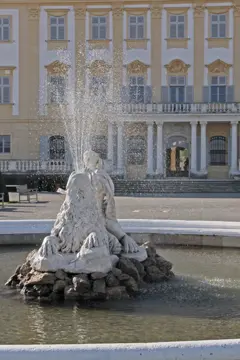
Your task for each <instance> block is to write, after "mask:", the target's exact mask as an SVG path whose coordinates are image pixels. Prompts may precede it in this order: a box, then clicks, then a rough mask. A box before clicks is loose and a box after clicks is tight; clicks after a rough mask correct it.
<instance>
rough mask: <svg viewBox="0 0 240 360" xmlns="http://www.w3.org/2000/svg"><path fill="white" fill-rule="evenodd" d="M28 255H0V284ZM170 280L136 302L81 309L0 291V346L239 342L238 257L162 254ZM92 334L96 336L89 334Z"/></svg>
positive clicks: (210, 251)
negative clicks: (33, 301) (172, 274)
mask: <svg viewBox="0 0 240 360" xmlns="http://www.w3.org/2000/svg"><path fill="white" fill-rule="evenodd" d="M28 251H29V249H27V250H26V249H24V248H23V249H21V250H20V251H19V250H18V249H16V248H11V249H6V251H3V252H2V253H1V254H0V262H1V264H2V270H1V274H0V283H2V284H3V283H4V282H5V281H6V279H7V278H8V276H9V275H10V274H11V273H12V272H13V269H14V268H15V267H16V265H18V264H19V263H21V262H22V261H23V260H24V258H25V255H26V253H27V252H28ZM160 252H161V253H162V254H163V256H165V257H166V258H167V259H169V260H170V261H172V262H173V263H174V270H175V272H176V273H177V276H176V278H175V279H174V280H173V281H171V282H168V283H163V284H158V285H156V286H154V287H149V288H148V289H147V290H146V291H145V292H144V293H143V294H142V295H141V296H140V297H139V298H137V299H135V300H124V301H121V302H113V303H97V304H94V307H93V305H91V304H89V305H88V306H76V305H74V306H71V305H61V306H60V305H59V306H57V307H52V306H40V305H38V304H26V303H24V301H22V299H21V298H20V297H19V295H14V296H12V292H9V290H8V289H6V288H4V287H2V288H1V289H0V308H1V318H0V329H1V330H0V335H1V336H0V343H1V344H46V343H55V344H58V343H80V344H81V343H106V342H108V343H111V342H112V343H113V342H151V341H174V340H200V339H213V338H215V339H220V338H233V337H239V336H240V321H239V315H240V279H239V276H238V274H239V273H240V272H239V270H240V264H239V254H240V252H237V251H236V250H234V251H226V252H224V251H222V250H219V251H218V250H214V249H208V250H205V249H163V250H161V251H160ZM96 329H97V330H96Z"/></svg>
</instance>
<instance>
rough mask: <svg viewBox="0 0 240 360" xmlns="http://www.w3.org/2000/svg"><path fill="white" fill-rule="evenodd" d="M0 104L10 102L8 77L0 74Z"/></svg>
mask: <svg viewBox="0 0 240 360" xmlns="http://www.w3.org/2000/svg"><path fill="white" fill-rule="evenodd" d="M0 104H10V78H9V77H8V76H0Z"/></svg>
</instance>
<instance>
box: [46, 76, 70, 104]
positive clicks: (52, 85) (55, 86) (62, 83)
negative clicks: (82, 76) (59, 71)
mask: <svg viewBox="0 0 240 360" xmlns="http://www.w3.org/2000/svg"><path fill="white" fill-rule="evenodd" d="M65 93H66V78H65V77H64V76H60V75H51V76H50V77H49V101H50V103H57V104H60V103H63V102H64V101H65Z"/></svg>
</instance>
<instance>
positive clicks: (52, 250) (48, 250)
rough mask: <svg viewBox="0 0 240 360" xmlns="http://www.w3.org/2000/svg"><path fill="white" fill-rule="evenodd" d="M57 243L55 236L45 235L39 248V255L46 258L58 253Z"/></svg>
mask: <svg viewBox="0 0 240 360" xmlns="http://www.w3.org/2000/svg"><path fill="white" fill-rule="evenodd" d="M58 249H59V243H58V238H57V237H56V236H53V235H50V236H46V237H45V239H44V240H43V243H42V245H41V247H40V249H39V255H40V256H42V257H44V258H47V257H50V256H53V255H56V254H57V253H58Z"/></svg>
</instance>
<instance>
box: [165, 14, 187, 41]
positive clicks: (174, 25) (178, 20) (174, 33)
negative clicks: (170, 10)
mask: <svg viewBox="0 0 240 360" xmlns="http://www.w3.org/2000/svg"><path fill="white" fill-rule="evenodd" d="M169 20H170V31H169V36H170V38H171V39H183V38H184V37H185V16H184V15H170V19H169Z"/></svg>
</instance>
